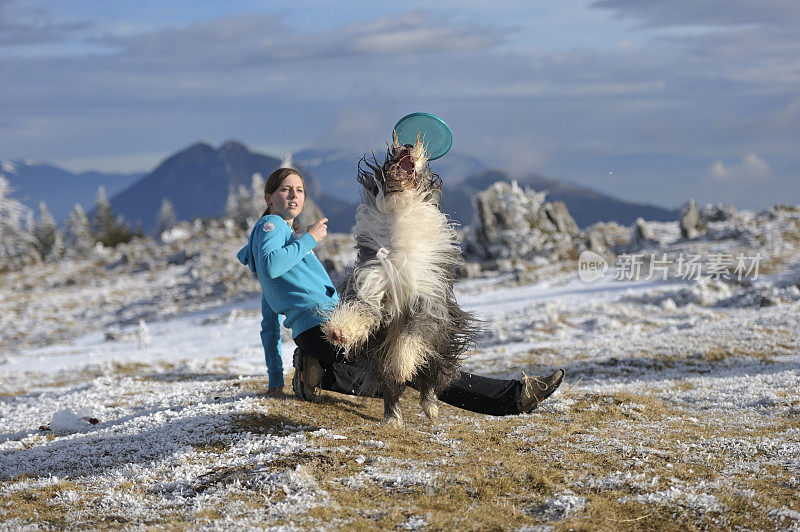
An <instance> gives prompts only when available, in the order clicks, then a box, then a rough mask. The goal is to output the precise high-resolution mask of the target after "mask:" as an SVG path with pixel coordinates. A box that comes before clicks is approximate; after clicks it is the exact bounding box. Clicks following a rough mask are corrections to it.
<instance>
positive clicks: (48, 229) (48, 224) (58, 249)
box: [33, 201, 64, 259]
mask: <svg viewBox="0 0 800 532" xmlns="http://www.w3.org/2000/svg"><path fill="white" fill-rule="evenodd" d="M33 236H34V237H35V238H36V249H37V250H38V251H39V255H40V256H41V257H42V259H47V258H50V257H58V256H60V255H61V253H62V252H63V251H64V242H63V239H62V236H61V232H60V231H59V230H58V225H57V224H56V220H55V218H53V215H52V214H50V211H49V210H48V209H47V203H45V202H44V201H40V202H39V221H38V222H37V223H36V225H35V226H34V228H33Z"/></svg>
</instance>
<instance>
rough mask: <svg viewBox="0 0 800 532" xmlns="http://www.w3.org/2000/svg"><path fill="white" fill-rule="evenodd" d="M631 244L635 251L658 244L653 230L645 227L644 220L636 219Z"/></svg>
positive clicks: (647, 226)
mask: <svg viewBox="0 0 800 532" xmlns="http://www.w3.org/2000/svg"><path fill="white" fill-rule="evenodd" d="M631 243H632V244H633V247H634V248H635V249H641V248H643V247H644V246H647V245H651V244H657V243H658V239H656V235H655V233H653V230H652V229H651V228H650V226H649V225H647V222H646V221H645V220H644V218H641V217H640V218H636V225H635V226H634V229H633V239H632V241H631Z"/></svg>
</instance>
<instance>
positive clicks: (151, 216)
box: [111, 141, 355, 232]
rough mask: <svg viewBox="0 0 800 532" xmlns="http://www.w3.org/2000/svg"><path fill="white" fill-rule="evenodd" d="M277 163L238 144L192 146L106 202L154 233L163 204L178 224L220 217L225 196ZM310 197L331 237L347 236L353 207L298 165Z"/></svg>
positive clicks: (265, 172) (278, 164) (263, 173)
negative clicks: (326, 221) (165, 202)
mask: <svg viewBox="0 0 800 532" xmlns="http://www.w3.org/2000/svg"><path fill="white" fill-rule="evenodd" d="M280 166H281V160H280V159H277V158H275V157H270V156H269V155H263V154H260V153H255V152H252V151H250V149H249V148H248V147H247V146H245V145H244V144H242V143H241V142H237V141H228V142H226V143H225V144H223V145H222V146H220V147H219V148H218V149H215V148H214V147H212V146H211V145H209V144H207V143H203V142H201V143H197V144H193V145H192V146H189V147H188V148H186V149H184V150H181V151H180V152H178V153H175V154H174V155H172V156H170V157H168V158H167V159H166V160H164V161H163V162H162V163H161V164H159V165H158V167H157V168H156V169H155V170H153V171H152V172H150V173H149V174H147V175H145V176H144V177H143V178H141V179H140V180H139V181H137V182H136V183H134V184H133V185H131V186H130V187H129V188H127V189H125V190H124V191H122V192H120V193H118V194H116V195H114V196H113V197H111V204H112V206H113V208H114V212H115V213H117V214H121V215H123V216H124V217H125V219H126V220H129V221H131V222H135V221H139V222H141V224H142V227H143V228H144V229H145V231H150V232H152V231H153V230H155V229H156V224H157V215H158V211H159V209H160V208H161V202H162V201H163V199H164V198H167V199H169V200H170V201H171V202H172V204H173V206H174V207H175V212H176V214H177V217H178V218H179V219H183V220H191V219H192V218H194V217H209V216H223V215H224V214H225V201H226V199H227V198H228V192H229V191H230V190H232V189H235V188H236V187H238V186H239V185H244V186H246V187H248V188H249V187H250V183H251V180H252V175H253V174H254V173H255V172H259V173H260V174H261V175H262V177H263V178H264V179H266V178H267V177H268V176H269V175H270V174H271V173H272V172H273V171H274V170H276V169H278V168H280ZM297 167H298V170H299V171H300V172H301V173H302V174H303V176H304V177H305V181H306V188H307V190H308V194H309V197H311V198H312V199H313V200H314V201H315V202H316V203H317V204H318V205H319V206H320V208H321V209H322V211H323V212H324V213H325V215H326V216H328V218H329V219H330V223H329V229H330V230H331V231H341V232H346V231H349V230H350V227H351V226H352V225H353V219H354V218H355V205H354V204H350V203H348V202H346V201H342V200H341V199H340V198H337V197H335V196H333V195H330V194H328V193H327V191H325V192H323V190H322V187H321V185H320V182H319V181H318V180H317V178H316V177H315V175H314V173H313V172H311V171H307V170H306V169H305V168H304V167H303V166H302V165H301V164H298V165H297Z"/></svg>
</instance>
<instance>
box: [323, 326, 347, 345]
mask: <svg viewBox="0 0 800 532" xmlns="http://www.w3.org/2000/svg"><path fill="white" fill-rule="evenodd" d="M326 335H327V337H328V341H329V342H330V343H332V344H333V345H338V346H340V347H343V346H346V345H347V344H348V341H347V336H346V335H345V332H344V330H343V329H342V328H341V327H334V326H331V327H327V330H326Z"/></svg>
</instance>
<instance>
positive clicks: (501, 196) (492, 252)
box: [464, 181, 585, 261]
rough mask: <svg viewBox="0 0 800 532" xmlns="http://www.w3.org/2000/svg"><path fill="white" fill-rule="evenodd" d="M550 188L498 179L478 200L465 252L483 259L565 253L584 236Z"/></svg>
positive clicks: (467, 235) (465, 241)
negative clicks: (552, 198) (549, 195)
mask: <svg viewBox="0 0 800 532" xmlns="http://www.w3.org/2000/svg"><path fill="white" fill-rule="evenodd" d="M546 196H547V192H546V191H544V192H536V191H534V190H531V189H525V190H523V189H522V188H521V187H520V186H519V185H518V184H517V182H516V181H512V182H511V183H506V182H504V181H498V182H497V183H494V184H493V185H491V186H490V187H489V188H487V189H486V190H484V191H483V192H481V193H479V194H478V196H477V197H476V198H475V211H476V213H477V216H476V220H475V222H474V223H473V225H472V227H471V230H470V231H468V232H467V233H466V234H465V236H464V251H465V253H466V254H467V255H468V256H471V257H473V258H475V259H477V260H481V261H496V260H502V259H511V260H513V259H525V260H530V259H531V258H533V257H537V256H560V257H563V256H566V255H568V254H569V253H571V252H572V251H574V250H575V249H576V247H578V246H583V245H584V239H585V236H584V235H583V234H581V232H580V229H579V228H578V224H577V223H575V220H574V219H573V218H572V216H571V215H570V214H569V211H568V210H567V206H566V205H565V204H564V203H563V202H560V201H555V202H552V203H548V202H545V197H546Z"/></svg>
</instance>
